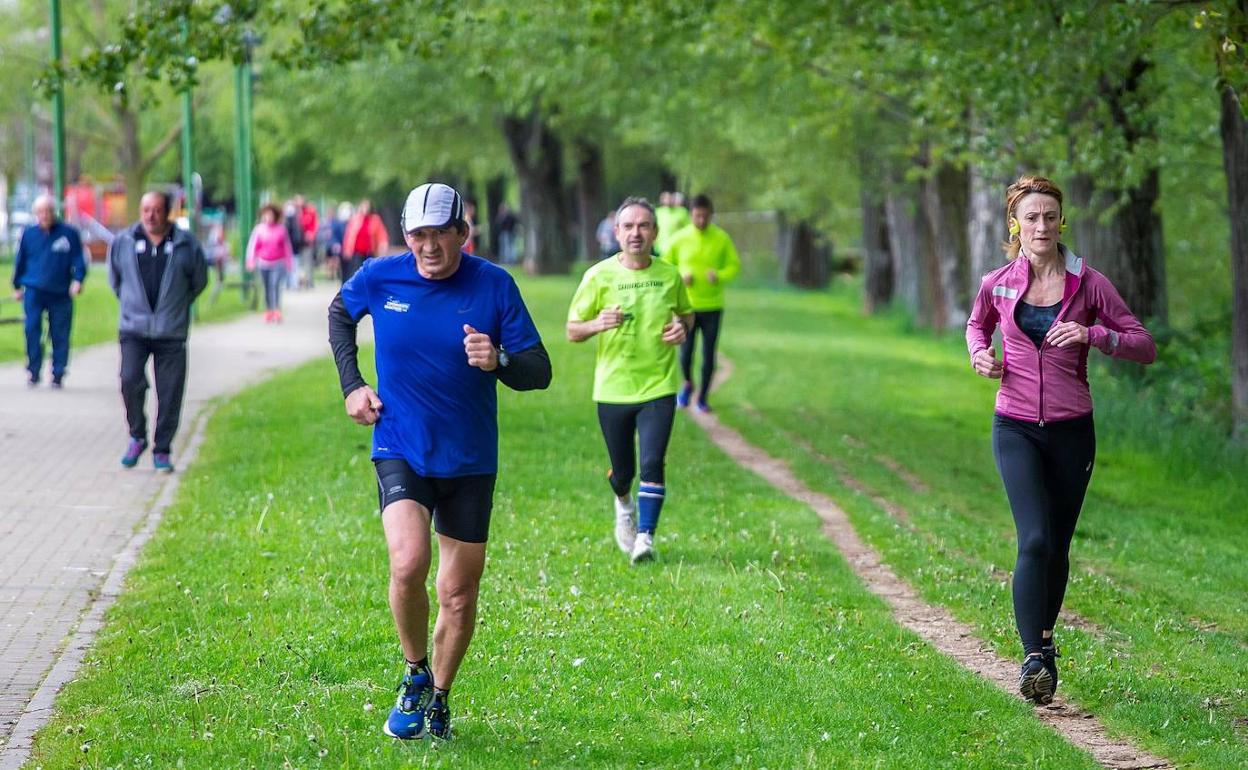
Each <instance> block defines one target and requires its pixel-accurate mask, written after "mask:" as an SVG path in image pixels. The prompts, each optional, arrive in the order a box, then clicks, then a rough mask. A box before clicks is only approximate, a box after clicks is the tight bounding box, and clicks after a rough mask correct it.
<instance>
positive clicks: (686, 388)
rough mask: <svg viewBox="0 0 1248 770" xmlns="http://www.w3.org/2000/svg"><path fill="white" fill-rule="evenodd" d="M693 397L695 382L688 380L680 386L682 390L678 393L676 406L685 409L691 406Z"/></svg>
mask: <svg viewBox="0 0 1248 770" xmlns="http://www.w3.org/2000/svg"><path fill="white" fill-rule="evenodd" d="M691 398H693V383H692V382H686V383H685V384H684V385H681V386H680V392H678V393H677V394H676V408H677V409H684V408H685V407H687V406H689V399H691Z"/></svg>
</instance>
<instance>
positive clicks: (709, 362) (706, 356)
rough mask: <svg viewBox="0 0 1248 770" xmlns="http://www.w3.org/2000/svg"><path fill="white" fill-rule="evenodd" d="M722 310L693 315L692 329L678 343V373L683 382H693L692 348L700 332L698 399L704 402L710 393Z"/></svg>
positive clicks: (705, 311) (703, 311) (700, 312)
mask: <svg viewBox="0 0 1248 770" xmlns="http://www.w3.org/2000/svg"><path fill="white" fill-rule="evenodd" d="M723 317H724V311H722V310H702V311H698V312H695V313H694V314H693V328H692V329H690V330H689V336H687V337H685V341H684V342H682V343H680V371H681V373H682V374H683V375H684V376H685V382H693V346H694V345H695V344H696V343H695V342H694V340H696V339H697V336H698V332H699V331H700V332H702V387H701V389H700V390H699V391H698V398H699V399H701V400H702V401H706V396H707V394H708V393H710V392H711V378H712V377H714V376H715V346H716V345H717V344H719V324H720V321H721V320H723Z"/></svg>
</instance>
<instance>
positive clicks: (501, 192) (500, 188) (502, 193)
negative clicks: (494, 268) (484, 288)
mask: <svg viewBox="0 0 1248 770" xmlns="http://www.w3.org/2000/svg"><path fill="white" fill-rule="evenodd" d="M506 195H507V178H506V177H504V176H502V175H499V176H496V177H492V178H491V179H490V180H489V181H487V182H486V183H485V217H484V219H485V220H486V221H487V222H489V230H490V247H489V253H490V254H491V255H492V256H493V257H494V259H495V260H498V259H499V256H498V255H499V253H500V252H501V251H502V249H501V248H500V247H499V239H498V207H499V204H501V203H502V202H503V199H504V198H505V197H506ZM477 216H478V217H480V214H479V213H478V215H477Z"/></svg>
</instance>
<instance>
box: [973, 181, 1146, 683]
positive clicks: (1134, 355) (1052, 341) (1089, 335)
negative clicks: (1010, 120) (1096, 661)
mask: <svg viewBox="0 0 1248 770" xmlns="http://www.w3.org/2000/svg"><path fill="white" fill-rule="evenodd" d="M1005 210H1006V220H1007V225H1008V227H1009V232H1010V240H1009V242H1008V243H1006V254H1007V255H1008V256H1009V258H1010V262H1009V263H1008V264H1007V265H1005V266H1004V267H1001V268H998V269H997V270H994V271H992V272H991V273H989V274H988V275H986V276H984V280H983V283H982V284H981V286H980V289H979V294H978V296H976V298H975V305H974V307H973V308H972V310H971V317H970V320H968V321H967V324H966V344H967V349H968V350H969V351H970V354H971V366H972V368H974V369H975V372H976V373H977V374H979V375H981V376H983V377H989V378H992V379H999V380H1001V386H1000V388H999V389H998V391H997V404H996V413H995V415H994V417H993V423H992V451H993V455H994V457H995V458H996V461H997V469H998V471H1000V473H1001V480H1002V481H1003V482H1004V483H1005V491H1006V495H1007V497H1009V500H1010V509H1011V511H1012V512H1013V514H1014V525H1015V528H1016V529H1017V532H1018V561H1017V562H1016V564H1015V567H1014V618H1015V622H1016V623H1017V624H1018V634H1019V637H1020V638H1021V640H1022V643H1023V654H1024V656H1025V657H1024V660H1023V666H1022V671H1021V673H1020V674H1019V681H1018V685H1019V691H1020V692H1021V693H1022V695H1023V697H1024V698H1027V699H1029V700H1032V701H1035V702H1036V703H1048V702H1050V701H1051V700H1053V694H1054V692H1056V690H1057V661H1056V658H1057V645H1056V643H1055V642H1054V640H1053V627H1054V625H1055V624H1056V622H1057V615H1058V612H1059V610H1061V607H1062V599H1063V598H1064V597H1065V594H1066V582H1067V578H1068V576H1069V573H1070V558H1069V556H1070V541H1071V538H1072V537H1073V536H1074V532H1075V523H1076V522H1077V521H1078V519H1079V511H1080V509H1081V508H1082V507H1083V497H1084V493H1085V492H1086V491H1087V488H1088V481H1089V480H1090V479H1091V477H1092V464H1093V460H1094V458H1095V456H1096V433H1095V429H1094V427H1093V423H1092V395H1091V393H1090V392H1089V390H1088V351H1089V349H1090V348H1096V349H1097V350H1099V351H1101V352H1102V353H1104V354H1105V355H1109V356H1113V357H1115V358H1123V359H1127V360H1130V361H1139V362H1140V363H1145V364H1147V363H1152V361H1153V359H1154V358H1156V356H1157V348H1156V346H1155V345H1154V344H1153V338H1152V335H1150V334H1149V333H1148V330H1147V329H1145V328H1144V326H1143V325H1141V324H1140V322H1139V321H1138V320H1137V319H1136V317H1135V316H1134V315H1132V313H1131V310H1130V308H1128V307H1127V304H1126V303H1125V302H1123V300H1122V297H1121V296H1119V294H1118V291H1117V290H1116V289H1114V286H1113V284H1112V283H1110V282H1109V279H1108V278H1106V277H1105V276H1104V275H1102V274H1101V273H1098V272H1097V271H1096V270H1093V269H1092V268H1091V267H1088V266H1087V265H1086V264H1084V261H1083V259H1082V258H1081V257H1079V256H1077V255H1075V253H1074V252H1072V251H1070V250H1069V249H1068V248H1066V247H1065V246H1064V245H1063V244H1061V243H1059V242H1058V236H1059V234H1060V233H1061V232H1062V231H1064V230H1065V229H1066V220H1065V218H1064V217H1063V216H1062V192H1061V190H1059V189H1058V188H1057V185H1055V184H1053V182H1051V181H1049V180H1048V179H1045V178H1043V177H1038V176H1023V177H1020V178H1019V179H1018V181H1016V182H1015V183H1014V184H1012V185H1010V186H1009V188H1008V189H1007V190H1006V201H1005ZM998 327H1000V329H1001V338H1002V348H1003V350H1002V356H1001V358H1000V359H998V358H997V356H996V351H995V350H994V349H993V347H992V334H993V331H994V330H996V329H997V328H998Z"/></svg>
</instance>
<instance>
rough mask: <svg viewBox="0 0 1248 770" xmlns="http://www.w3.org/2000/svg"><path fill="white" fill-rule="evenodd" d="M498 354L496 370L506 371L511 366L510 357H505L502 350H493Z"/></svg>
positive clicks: (505, 352)
mask: <svg viewBox="0 0 1248 770" xmlns="http://www.w3.org/2000/svg"><path fill="white" fill-rule="evenodd" d="M494 350H496V351H497V354H498V368H499V369H506V368H507V367H508V366H509V365H510V364H511V356H509V355H507V351H506V350H503V349H502V348H494Z"/></svg>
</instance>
